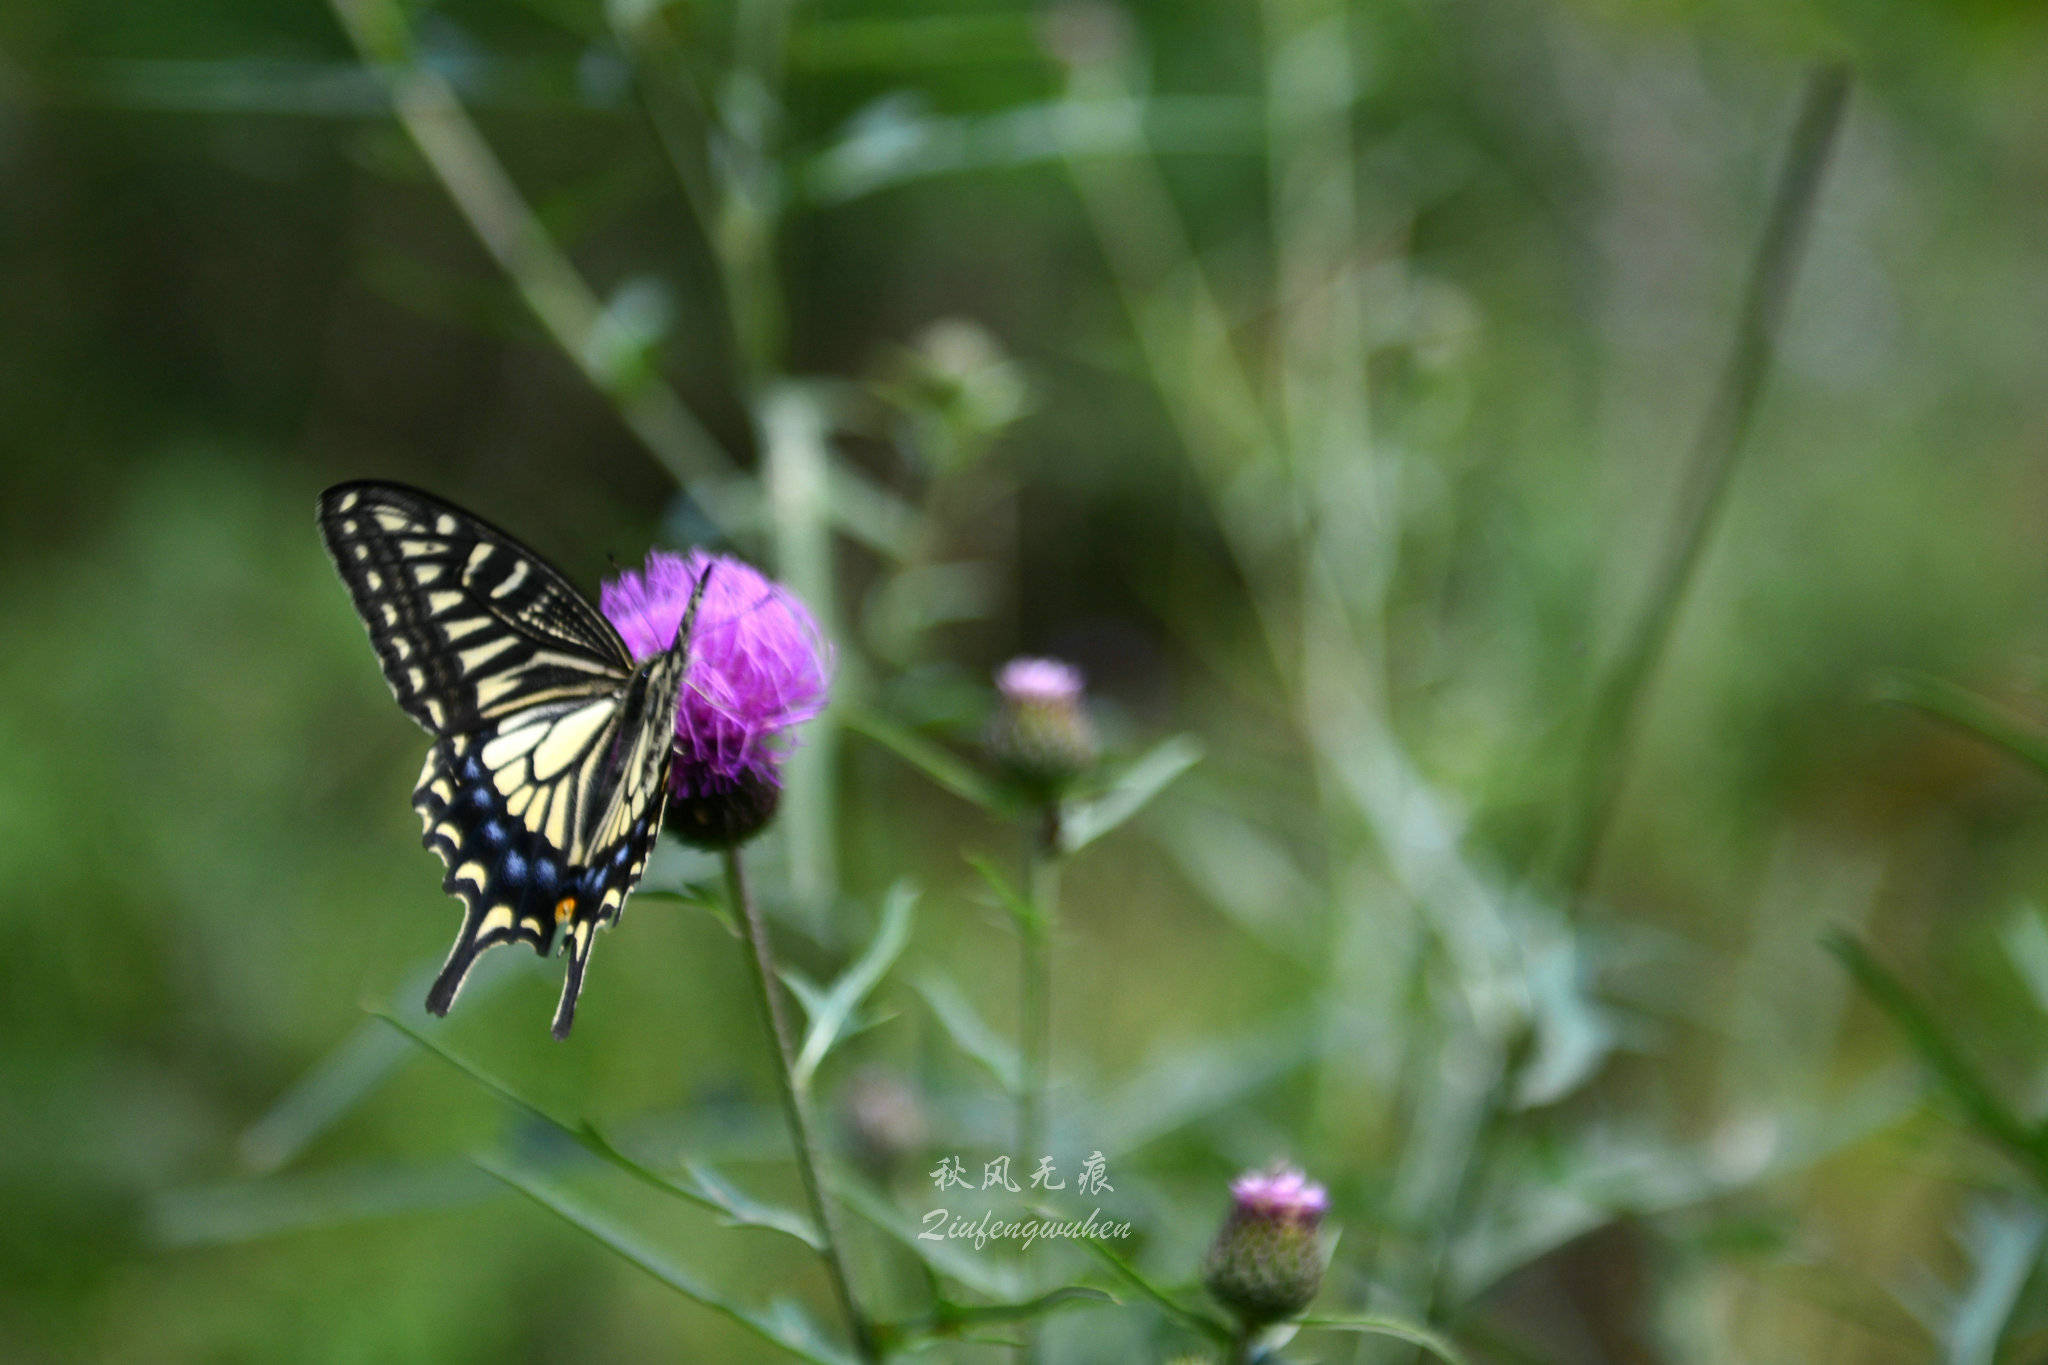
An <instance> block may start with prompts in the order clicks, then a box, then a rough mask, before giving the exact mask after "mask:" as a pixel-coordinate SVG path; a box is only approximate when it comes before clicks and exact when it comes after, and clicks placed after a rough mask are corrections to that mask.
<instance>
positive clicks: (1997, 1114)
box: [1826, 933, 2048, 1189]
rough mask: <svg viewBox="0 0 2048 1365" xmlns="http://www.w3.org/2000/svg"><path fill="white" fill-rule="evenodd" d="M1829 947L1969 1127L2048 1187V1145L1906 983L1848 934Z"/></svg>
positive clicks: (1834, 937) (1835, 938)
mask: <svg viewBox="0 0 2048 1365" xmlns="http://www.w3.org/2000/svg"><path fill="white" fill-rule="evenodd" d="M1826 944H1827V948H1828V951H1830V952H1832V953H1833V954H1834V955H1835V956H1836V957H1837V958H1839V959H1841V962H1842V965H1843V966H1844V967H1846V968H1848V969H1849V975H1850V976H1851V977H1852V978H1853V979H1854V980H1855V982H1856V984H1857V986H1858V987H1860V988H1861V989H1862V991H1863V993H1864V994H1865V995H1867V996H1869V997H1870V1001H1871V1003H1872V1004H1874V1005H1876V1006H1877V1007H1878V1008H1879V1009H1880V1010H1882V1011H1884V1013H1885V1014H1886V1016H1888V1017H1889V1018H1890V1019H1891V1021H1892V1022H1893V1023H1894V1024H1896V1025H1897V1026H1898V1028H1899V1031H1900V1032H1901V1033H1903V1034H1905V1036H1906V1041H1907V1042H1908V1043H1909V1044H1911V1045H1912V1048H1913V1051H1914V1052H1916V1053H1918V1054H1919V1056H1920V1060H1921V1061H1922V1062H1923V1063H1925V1064H1926V1066H1927V1069H1928V1070H1929V1071H1931V1072H1933V1073H1934V1078H1935V1080H1936V1081H1938V1082H1939V1083H1940V1085H1941V1088H1942V1089H1943V1090H1946V1091H1947V1092H1948V1094H1949V1097H1950V1098H1951V1099H1952V1100H1954V1101H1955V1102H1956V1104H1957V1106H1958V1107H1960V1108H1961V1109H1962V1111H1963V1116H1964V1119H1965V1120H1966V1121H1967V1122H1968V1123H1969V1125H1970V1127H1972V1128H1973V1129H1975V1130H1976V1131H1977V1132H1978V1133H1979V1134H1980V1135H1981V1136H1982V1137H1984V1138H1985V1139H1986V1140H1987V1141H1989V1142H1991V1143H1992V1144H1993V1145H1994V1146H1997V1147H2000V1148H2003V1149H2004V1150H2005V1152H2006V1153H2007V1154H2008V1155H2009V1156H2011V1157H2012V1158H2013V1160H2015V1161H2017V1162H2018V1163H2019V1164H2020V1165H2021V1166H2022V1167H2023V1168H2024V1169H2025V1170H2026V1171H2027V1173H2028V1174H2029V1175H2031V1176H2032V1177H2033V1179H2034V1180H2035V1182H2036V1183H2037V1184H2039V1185H2041V1186H2042V1187H2043V1188H2044V1189H2048V1147H2044V1144H2043V1142H2042V1140H2041V1137H2040V1135H2039V1133H2037V1132H2036V1130H2035V1129H2034V1128H2032V1127H2031V1126H2030V1125H2028V1124H2027V1123H2025V1122H2023V1121H2022V1120H2021V1119H2020V1117H2019V1116H2018V1115H2017V1114H2015V1113H2014V1112H2013V1111H2012V1110H2011V1109H2010V1108H2009V1107H2007V1105H2006V1103H2005V1101H2004V1100H2002V1099H2000V1098H1999V1097H1998V1094H1997V1092H1996V1091H1995V1090H1993V1089H1992V1088H1991V1085H1990V1084H1989V1082H1987V1081H1986V1080H1985V1079H1984V1078H1983V1076H1982V1075H1980V1074H1979V1073H1978V1071H1977V1069H1976V1067H1974V1066H1972V1065H1971V1064H1970V1062H1969V1061H1968V1059H1966V1058H1965V1057H1964V1056H1963V1054H1962V1051H1961V1050H1960V1049H1959V1048H1957V1047H1956V1045H1955V1044H1954V1042H1952V1041H1951V1040H1950V1039H1949V1037H1948V1034H1947V1033H1946V1032H1945V1031H1944V1030H1943V1029H1942V1027H1941V1025H1940V1024H1939V1023H1937V1022H1936V1020H1935V1018H1934V1016H1933V1014H1932V1013H1930V1012H1929V1011H1928V1009H1927V1007H1926V1006H1925V1005H1924V1004H1922V1003H1921V1002H1920V1000H1919V999H1918V998H1917V997H1916V996H1915V995H1914V994H1913V992H1912V991H1911V990H1910V989H1908V987H1907V986H1906V984H1905V983H1904V982H1902V981H1900V980H1899V979H1898V978H1897V977H1896V976H1893V975H1892V974H1891V972H1890V971H1888V970H1886V969H1885V967H1884V966H1883V965H1882V964H1880V963H1879V962H1878V960H1877V959H1876V958H1874V957H1872V956H1871V955H1870V952H1869V951H1868V950H1867V949H1866V948H1864V946H1863V945H1862V944H1861V943H1859V942H1858V941H1857V940H1856V939H1854V938H1852V937H1850V936H1849V935H1848V934H1844V933H1836V934H1831V935H1829V936H1828V938H1827V939H1826Z"/></svg>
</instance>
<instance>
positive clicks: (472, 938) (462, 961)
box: [427, 904, 484, 1018]
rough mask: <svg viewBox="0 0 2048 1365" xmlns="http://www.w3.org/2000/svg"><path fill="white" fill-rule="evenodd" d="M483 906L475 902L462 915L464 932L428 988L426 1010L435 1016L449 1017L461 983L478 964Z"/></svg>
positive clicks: (480, 949) (481, 950) (460, 989)
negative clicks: (449, 1011) (478, 932)
mask: <svg viewBox="0 0 2048 1365" xmlns="http://www.w3.org/2000/svg"><path fill="white" fill-rule="evenodd" d="M483 918H484V917H483V907H482V906H481V905H480V904H479V905H474V906H471V907H469V909H468V911H467V912H466V913H465V914H464V915H463V917H462V933H461V934H459V935H458V936H457V937H456V939H455V946H454V947H453V948H451V949H449V950H448V960H447V961H446V962H444V963H442V964H441V974H440V975H439V976H437V977H435V978H434V984H433V985H432V986H430V987H428V988H427V1013H429V1014H431V1015H433V1016H435V1017H436V1018H446V1017H447V1014H448V1010H449V1008H450V1007H451V1006H452V1005H454V1003H455V997H456V996H458V995H460V994H462V983H463V982H464V981H465V980H467V979H468V977H469V969H470V968H471V967H473V966H475V965H476V959H477V955H478V954H479V953H481V952H483V947H482V945H480V944H479V943H478V942H477V931H478V929H479V928H480V927H481V926H482V924H483Z"/></svg>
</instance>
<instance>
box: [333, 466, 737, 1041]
mask: <svg viewBox="0 0 2048 1365" xmlns="http://www.w3.org/2000/svg"><path fill="white" fill-rule="evenodd" d="M320 526H321V532H322V534H323V535H324V536H325V538H326V541H327V547H328V550H329V552H330V553H331V554H332V555H333V556H334V560H335V563H336V565H337V566H338V567H339V568H340V570H341V575H342V578H343V580H344V581H345V582H346V583H347V584H348V587H349V591H350V593H351V595H352V596H353V597H354V599H355V604H356V609H357V611H358V612H359V613H360V614H361V615H362V617H363V620H364V622H365V623H366V624H367V625H368V627H369V630H370V638H371V641H372V643H373V644H374V645H375V646H376V649H377V654H378V658H379V660H380V661H381V662H382V663H383V666H384V675H385V678H386V679H387V680H388V681H389V682H390V684H391V690H392V692H393V694H394V695H396V697H397V698H398V702H399V704H400V705H401V706H403V707H404V708H405V709H406V711H407V712H408V713H410V714H411V715H412V717H413V718H414V719H415V720H417V721H419V722H420V724H421V725H423V726H424V727H425V728H426V729H427V730H428V731H429V733H431V734H432V735H433V736H434V737H435V742H434V746H433V749H432V750H431V751H430V752H429V753H428V755H427V762H426V766H425V768H424V769H422V771H421V773H420V780H419V785H418V786H417V788H415V790H414V792H413V805H414V807H415V809H417V810H418V811H419V813H420V817H421V820H422V822H423V824H424V826H425V831H424V840H425V843H426V845H427V847H428V848H431V849H433V850H434V852H435V853H437V854H439V855H440V857H441V859H442V861H443V862H444V863H445V864H446V865H447V875H446V876H445V877H444V878H443V880H442V885H443V887H444V888H445V889H446V890H447V891H448V892H449V893H450V894H451V895H454V896H455V897H457V898H458V899H459V900H461V902H462V904H463V910H464V914H463V924H462V931H461V933H460V934H459V935H458V937H457V938H456V941H455V946H454V948H453V949H452V950H451V951H450V953H449V955H448V961H447V964H446V965H445V966H444V967H443V968H442V970H441V974H440V976H439V977H438V978H437V979H436V980H435V982H434V985H433V988H432V990H431V991H430V992H429V993H428V996H427V1007H428V1009H430V1010H432V1011H433V1012H434V1013H436V1014H445V1013H447V1011H448V1007H449V1006H450V1005H451V1004H453V1003H454V1000H455V996H456V993H457V992H458V991H459V990H460V989H461V987H462V982H463V979H464V977H465V976H466V975H467V974H468V971H469V968H470V966H471V964H472V963H473V962H474V961H475V959H476V957H477V955H478V954H479V953H481V952H482V951H483V950H484V949H486V948H490V947H493V946H495V945H497V944H499V943H506V942H511V941H513V940H519V941H522V942H526V943H530V944H532V945H533V947H534V950H535V951H536V952H540V953H546V952H548V951H549V950H550V949H551V948H553V947H554V946H555V943H556V935H557V932H558V931H559V932H560V934H561V936H562V937H561V942H562V946H563V948H564V949H565V951H567V952H568V954H569V957H570V963H569V972H568V980H567V983H566V985H565V987H564V990H563V994H562V1003H561V1006H560V1008H559V1009H558V1011H557V1013H556V1016H555V1035H556V1036H557V1037H562V1036H564V1035H566V1034H567V1033H568V1030H569V1025H570V1023H571V1021H572V1020H573V1018H574V1013H575V1006H576V997H577V993H578V991H579V990H580V988H581V985H582V979H583V969H584V964H585V963H586V961H587V960H588V957H589V953H590V945H591V938H592V936H593V935H594V933H595V932H596V930H597V928H598V927H599V926H601V925H603V924H606V923H609V922H610V921H612V920H613V919H615V918H617V915H618V912H619V909H620V907H621V906H622V905H623V903H624V901H625V898H626V896H627V895H628V894H629V893H630V892H631V891H632V889H633V887H634V885H635V884H636V883H637V882H638V881H639V878H640V874H641V872H642V871H643V870H645V868H646V865H647V855H648V853H649V851H650V850H651V849H652V847H653V844H654V836H655V832H656V830H658V829H659V828H660V824H661V808H662V804H663V799H664V795H665V791H666V784H667V774H668V762H669V755H670V752H671V747H672V735H673V733H674V726H675V712H676V702H677V695H678V692H679V690H680V686H681V679H682V675H683V670H684V666H685V646H686V642H687V638H688V635H689V629H690V617H689V616H686V618H685V621H684V624H683V627H682V629H681V631H680V632H679V633H678V636H677V641H676V646H675V647H674V648H673V649H671V650H670V651H668V652H667V653H665V654H661V655H657V656H656V657H655V658H653V659H650V660H648V661H647V662H646V663H644V664H641V665H639V666H638V667H635V665H634V664H633V661H632V658H631V655H630V654H629V653H628V652H627V650H626V647H625V645H624V644H623V642H621V641H620V639H619V637H618V634H617V632H616V631H614V630H613V629H612V627H611V624H610V623H609V622H607V621H606V620H605V619H604V617H603V616H602V615H600V614H599V613H598V612H597V611H596V610H595V609H594V608H593V607H591V605H590V604H589V603H588V602H587V601H586V600H585V599H584V598H583V597H582V595H581V594H579V593H578V592H577V591H576V590H575V589H574V588H573V587H571V586H570V585H569V583H568V582H567V581H566V580H565V579H564V578H563V577H562V576H561V574H559V573H558V572H556V571H555V570H554V569H553V568H551V567H550V566H549V565H548V564H547V563H546V562H545V561H543V560H542V559H541V558H540V557H539V556H538V555H535V554H534V553H533V552H532V551H531V550H528V549H527V548H526V547H524V546H523V545H521V544H520V543H519V542H518V541H517V540H515V539H513V538H512V537H511V536H509V535H507V534H505V533H504V532H502V531H499V530H498V529H496V528H495V527H493V526H491V525H489V524H488V523H486V522H484V521H482V520H480V519H479V518H476V517H474V516H471V515H470V514H469V513H467V512H464V511H462V510H461V509H459V508H457V507H454V506H452V505H450V504H448V503H444V502H442V501H440V500H439V499H437V498H434V497H431V496H430V495H428V494H425V493H421V492H419V491H417V490H415V489H409V488H404V487H400V486H398V485H394V484H383V483H356V484H343V485H341V486H339V487H337V488H332V489H329V490H328V491H327V492H326V493H325V494H323V495H322V496H321V499H320ZM700 591H701V588H700ZM693 605H694V604H693ZM693 615H694V611H693V612H692V613H691V614H690V616H693Z"/></svg>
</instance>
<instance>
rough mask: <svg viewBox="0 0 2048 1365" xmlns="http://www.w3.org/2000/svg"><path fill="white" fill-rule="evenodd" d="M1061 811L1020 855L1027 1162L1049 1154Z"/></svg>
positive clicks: (1022, 1100)
mask: <svg viewBox="0 0 2048 1365" xmlns="http://www.w3.org/2000/svg"><path fill="white" fill-rule="evenodd" d="M1059 830H1060V811H1059V805H1058V803H1057V802H1054V803H1052V804H1049V805H1047V806H1046V808H1045V812H1044V819H1043V822H1042V823H1041V825H1040V826H1039V828H1038V829H1036V830H1034V831H1033V832H1032V835H1031V838H1030V842H1029V844H1028V845H1027V846H1026V849H1025V854H1024V873H1025V885H1026V888H1027V894H1028V895H1029V896H1030V903H1031V914H1030V916H1029V917H1028V918H1026V919H1025V920H1023V921H1022V922H1021V923H1020V924H1019V925H1018V936H1019V938H1020V939H1021V941H1022V951H1021V954H1020V957H1019V960H1018V968H1019V970H1018V990H1019V1008H1018V1015H1017V1017H1018V1025H1017V1031H1018V1035H1019V1036H1018V1050H1019V1052H1020V1053H1021V1054H1022V1057H1023V1064H1024V1065H1023V1077H1022V1080H1023V1089H1022V1091H1021V1092H1020V1093H1019V1095H1018V1096H1017V1156H1018V1157H1019V1158H1020V1159H1021V1160H1026V1161H1029V1160H1031V1159H1033V1158H1034V1157H1040V1156H1045V1155H1047V1152H1046V1151H1045V1140H1046V1131H1047V1127H1048V1124H1047V1118H1046V1107H1045V1090H1046V1075H1047V1073H1048V1071H1049V1070H1050V1068H1051V1059H1052V958H1051V953H1050V947H1051V938H1052V926H1053V921H1054V919H1055V918H1056V917H1057V915H1058V913H1059V896H1060V865H1059Z"/></svg>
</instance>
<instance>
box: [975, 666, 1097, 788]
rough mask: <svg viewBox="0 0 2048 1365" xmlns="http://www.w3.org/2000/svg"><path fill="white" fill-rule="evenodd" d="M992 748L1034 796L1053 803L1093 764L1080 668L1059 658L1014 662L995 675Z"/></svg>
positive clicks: (1091, 733) (1091, 731) (1092, 742)
mask: <svg viewBox="0 0 2048 1365" xmlns="http://www.w3.org/2000/svg"><path fill="white" fill-rule="evenodd" d="M996 693H997V705H996V714H995V719H994V721H992V722H991V723H990V725H989V732H988V747H989V752H990V753H991V754H993V755H994V756H995V758H996V761H997V762H999V763H1001V764H1002V765H1003V768H1004V769H1005V770H1006V771H1007V772H1008V773H1009V774H1010V776H1011V777H1013V778H1014V779H1016V781H1017V782H1018V784H1019V785H1021V786H1023V787H1024V788H1025V789H1026V790H1027V791H1029V792H1030V793H1031V794H1032V795H1033V796H1035V797H1038V798H1040V799H1044V800H1051V799H1054V798H1056V797H1058V796H1059V795H1060V793H1062V792H1063V791H1065V790H1066V789H1067V787H1069V786H1070V785H1072V783H1073V781H1074V779H1075V778H1077V777H1079V776H1081V775H1082V774H1083V773H1085V772H1087V771H1088V770H1089V769H1090V768H1092V767H1094V766H1095V758H1096V744H1095V726H1094V725H1093V724H1092V723H1091V722H1090V721H1089V719H1088V706H1087V703H1086V700H1085V699H1084V697H1083V688H1082V683H1081V670H1080V669H1078V668H1076V667H1074V666H1073V665H1072V664H1070V663H1063V662H1061V661H1060V660H1058V659H1012V660H1010V662H1008V663H1006V664H1004V665H1003V666H1002V668H1001V669H1000V670H999V671H998V672H997V673H996Z"/></svg>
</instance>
